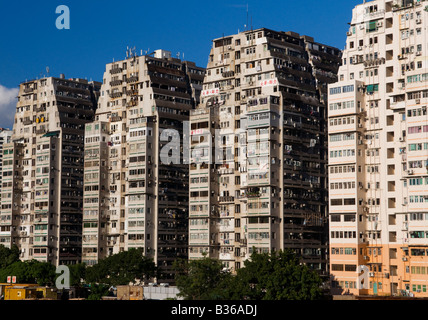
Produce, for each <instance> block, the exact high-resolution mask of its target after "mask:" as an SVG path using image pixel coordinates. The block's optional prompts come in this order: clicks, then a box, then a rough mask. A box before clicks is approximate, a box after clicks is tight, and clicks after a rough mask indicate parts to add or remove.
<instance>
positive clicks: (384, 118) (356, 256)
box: [329, 0, 428, 297]
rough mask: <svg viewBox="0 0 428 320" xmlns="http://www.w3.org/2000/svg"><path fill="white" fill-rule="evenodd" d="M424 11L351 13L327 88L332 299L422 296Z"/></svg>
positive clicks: (408, 7)
mask: <svg viewBox="0 0 428 320" xmlns="http://www.w3.org/2000/svg"><path fill="white" fill-rule="evenodd" d="M427 11H428V2H427V1H388V0H387V1H385V0H376V1H370V2H365V3H363V4H360V5H358V6H356V7H355V8H354V9H353V12H352V22H351V23H350V28H349V32H348V33H347V40H346V49H345V51H344V54H343V64H342V66H341V68H340V69H339V81H338V82H337V83H335V84H331V85H330V86H329V174H330V175H329V183H330V192H329V200H330V207H329V208H330V209H329V216H330V254H331V256H330V257H331V259H330V265H331V268H330V270H331V274H332V292H333V293H334V294H344V293H348V292H349V293H351V294H356V295H362V294H374V295H405V296H416V297H426V296H428V293H427V288H426V287H427V280H428V272H427V267H428V239H427V238H428V229H427V221H428V194H427V184H428V171H427V169H428V153H427V152H428V151H427V150H428V140H427V139H428V136H427V134H426V133H427V132H428V118H427V112H426V109H427V102H428V100H427V97H428V86H427V84H428V82H427V79H428V73H427V67H428V64H427V59H426V57H427V55H428V51H427V45H426V36H427V31H426V27H427V23H428V12H427ZM362 271H364V272H362Z"/></svg>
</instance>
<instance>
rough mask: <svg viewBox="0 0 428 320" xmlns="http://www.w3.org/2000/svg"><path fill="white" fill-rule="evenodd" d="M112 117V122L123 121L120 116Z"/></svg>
mask: <svg viewBox="0 0 428 320" xmlns="http://www.w3.org/2000/svg"><path fill="white" fill-rule="evenodd" d="M110 119H111V122H118V121H122V117H119V116H111V117H110Z"/></svg>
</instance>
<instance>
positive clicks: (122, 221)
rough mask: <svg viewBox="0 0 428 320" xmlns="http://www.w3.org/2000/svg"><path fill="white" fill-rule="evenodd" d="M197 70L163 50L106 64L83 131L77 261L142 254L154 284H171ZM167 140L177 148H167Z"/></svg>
mask: <svg viewBox="0 0 428 320" xmlns="http://www.w3.org/2000/svg"><path fill="white" fill-rule="evenodd" d="M204 72H205V69H204V68H200V67H197V66H196V65H195V63H193V62H189V61H181V60H180V59H178V58H173V57H171V53H170V52H168V51H165V50H157V51H155V52H154V53H152V54H148V55H140V56H138V55H136V54H135V53H131V54H128V57H127V59H125V60H122V61H118V62H113V63H109V64H107V66H106V71H105V73H104V77H103V85H102V88H101V96H100V99H99V103H98V109H97V112H96V115H95V121H94V122H93V123H90V124H87V125H86V129H85V159H84V161H85V172H84V189H85V191H84V204H83V206H84V215H83V262H85V263H87V264H89V265H91V264H95V263H96V262H97V261H98V260H99V259H102V258H104V257H107V256H109V255H111V254H115V253H118V252H121V251H125V250H128V249H129V248H143V249H144V254H145V255H146V256H147V257H151V258H153V259H154V262H155V263H156V264H157V265H158V267H160V268H161V270H162V272H163V276H162V277H161V278H162V279H157V280H158V281H162V282H172V281H173V279H174V276H173V272H172V268H171V266H172V263H173V262H174V260H176V259H177V258H183V259H187V256H188V255H187V241H188V239H187V233H188V198H189V195H188V171H189V165H188V163H186V159H185V157H183V149H182V148H183V141H185V140H186V139H187V135H186V134H185V132H187V131H185V130H184V129H183V128H184V127H185V125H186V121H188V120H189V116H190V110H192V109H194V107H195V105H196V104H197V103H198V102H199V96H200V93H201V89H202V82H203V78H204ZM187 126H188V125H187ZM171 130H173V131H171ZM170 132H172V134H170ZM171 139H174V140H175V141H177V139H178V140H179V141H180V143H179V144H178V145H176V146H174V147H170V145H169V144H170V142H171ZM168 154H171V157H169V159H166V160H165V157H167V156H168Z"/></svg>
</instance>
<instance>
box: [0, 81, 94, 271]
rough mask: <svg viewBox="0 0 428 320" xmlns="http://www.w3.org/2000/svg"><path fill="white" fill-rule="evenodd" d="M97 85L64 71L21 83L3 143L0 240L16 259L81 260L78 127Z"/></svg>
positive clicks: (88, 114)
mask: <svg viewBox="0 0 428 320" xmlns="http://www.w3.org/2000/svg"><path fill="white" fill-rule="evenodd" d="M99 86H100V84H97V83H95V82H88V81H87V80H83V79H65V77H64V76H61V77H60V78H54V77H49V78H43V79H40V80H33V81H27V82H24V83H22V84H21V85H20V90H19V96H18V103H17V106H16V114H15V123H14V126H13V135H12V138H11V141H10V143H5V144H3V159H2V160H3V165H2V199H1V212H0V228H1V229H0V230H1V231H0V244H3V245H5V246H6V247H11V246H12V245H13V244H16V245H17V246H18V247H19V248H20V250H21V254H20V259H21V260H32V259H36V260H39V261H46V262H51V263H52V264H54V265H59V264H75V263H78V262H80V260H81V237H82V234H81V232H82V231H81V230H82V202H83V161H82V159H83V133H84V124H85V123H86V122H89V121H92V120H93V117H94V109H95V107H96V99H97V91H98V89H99Z"/></svg>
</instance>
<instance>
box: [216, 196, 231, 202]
mask: <svg viewBox="0 0 428 320" xmlns="http://www.w3.org/2000/svg"><path fill="white" fill-rule="evenodd" d="M218 201H219V202H234V201H235V197H218Z"/></svg>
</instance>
